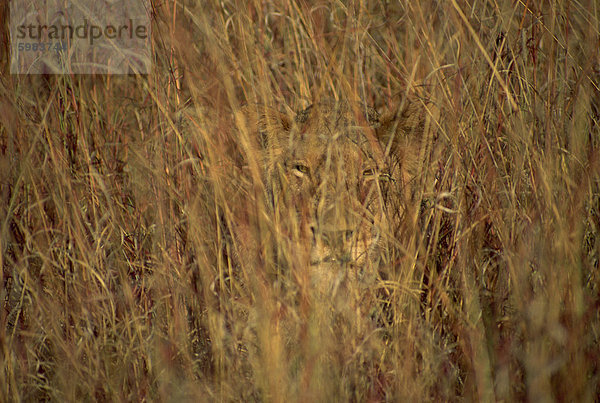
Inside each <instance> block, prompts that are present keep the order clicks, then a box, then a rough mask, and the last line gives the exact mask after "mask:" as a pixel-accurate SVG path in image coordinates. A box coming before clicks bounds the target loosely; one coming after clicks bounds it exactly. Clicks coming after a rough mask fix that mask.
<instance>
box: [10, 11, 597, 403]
mask: <svg viewBox="0 0 600 403" xmlns="http://www.w3.org/2000/svg"><path fill="white" fill-rule="evenodd" d="M150 6H151V10H150V12H151V17H152V23H151V28H152V40H151V46H152V63H153V64H152V72H151V73H150V74H148V75H127V76H119V75H73V74H71V75H69V74H65V75H11V74H10V73H9V57H10V56H9V50H8V49H9V37H8V28H7V27H8V19H9V18H10V16H9V15H8V7H7V5H6V3H4V4H3V5H1V6H0V8H1V10H0V13H1V14H0V15H1V17H2V18H1V20H2V24H3V25H2V32H1V35H0V45H1V49H2V50H1V51H0V55H1V56H2V57H1V58H0V60H1V65H0V68H2V75H1V76H0V79H1V80H0V199H1V203H0V266H1V268H2V271H1V273H2V274H1V277H0V279H1V288H0V297H1V298H0V301H1V303H2V309H1V310H0V354H1V357H2V360H1V364H0V400H2V401H45V400H52V401H172V402H180V401H274V402H286V401H290V402H291V401H294V402H295V401H298V402H312V401H323V402H326V401H359V402H366V401H409V402H419V401H486V402H487V401H505V402H509V401H530V402H550V401H567V402H575V401H581V402H594V401H598V399H599V396H600V346H599V343H600V269H599V259H600V233H599V229H600V137H599V136H600V88H599V86H600V52H599V49H600V4H599V3H598V2H596V1H593V0H582V1H531V0H522V1H507V0H495V1H492V0H472V1H460V0H450V1H433V0H424V1H420V2H413V1H404V0H398V1H383V0H377V1H366V0H353V1H347V2H345V1H344V2H342V1H332V2H327V1H316V0H315V1H312V0H310V1H309V0H275V1H272V2H266V1H258V0H249V1H238V0H224V1H212V0H207V1H191V0H185V1H173V0H152V1H151V4H150ZM324 98H328V99H334V100H360V101H361V102H363V103H364V104H366V105H370V106H372V107H374V108H376V109H377V110H378V111H381V113H385V112H386V111H388V112H390V111H391V112H394V111H396V112H397V111H407V110H408V111H409V113H410V114H414V116H416V117H415V119H419V121H420V122H421V123H419V124H418V125H417V126H418V127H419V128H420V130H419V131H418V132H415V133H407V135H409V136H411V137H410V138H409V139H408V140H407V141H409V142H412V143H413V144H414V155H413V157H414V159H415V161H416V165H415V169H414V170H413V171H412V176H411V184H410V189H411V190H410V194H409V196H408V197H404V198H400V196H398V198H397V200H396V202H397V203H395V204H393V206H398V205H401V208H402V211H404V213H403V214H394V211H391V210H393V208H391V207H390V209H389V210H390V212H389V213H390V215H391V216H393V217H395V218H394V220H395V221H393V224H392V225H390V229H389V231H388V232H387V233H386V237H387V245H388V246H387V248H388V249H387V251H386V253H387V255H386V256H388V257H389V258H388V259H386V260H385V261H384V262H383V263H382V264H380V265H379V266H378V267H377V270H376V272H375V273H374V277H373V278H372V279H371V280H370V281H365V282H364V283H362V284H360V283H359V284H358V285H356V284H355V286H353V287H349V288H347V289H345V292H347V293H348V294H352V298H353V299H352V301H354V302H353V303H350V302H348V304H347V306H340V303H337V302H335V301H331V300H330V299H329V298H328V297H327V294H319V293H316V292H313V291H314V290H313V288H314V285H313V284H312V283H311V281H310V279H307V275H306V270H304V269H303V266H302V264H301V262H302V259H301V258H300V257H298V256H300V255H301V254H302V253H303V250H304V251H305V250H306V249H307V248H310V245H306V244H305V243H302V239H300V237H299V236H298V234H295V233H294V232H293V231H292V232H285V231H283V229H282V228H288V227H285V225H283V224H282V222H285V221H286V220H288V221H289V220H292V219H293V214H290V212H289V211H283V210H284V209H283V208H282V207H281V205H279V204H273V203H271V202H270V201H269V197H268V194H267V193H268V192H267V190H266V189H267V188H266V185H265V181H264V178H263V177H261V175H260V172H259V171H258V168H257V167H258V166H259V165H260V164H259V163H257V161H260V158H261V156H260V155H256V151H255V149H254V148H252V147H251V146H249V144H251V143H252V141H253V139H252V138H251V137H252V135H253V133H254V132H253V131H252V128H251V127H249V121H248V120H247V119H245V118H244V115H243V114H242V113H241V112H240V111H241V110H243V107H244V105H268V106H269V107H270V108H274V109H276V110H278V111H279V112H281V113H282V114H286V115H289V116H293V115H294V113H296V112H297V111H300V110H302V109H303V108H306V107H307V106H308V105H310V104H311V103H313V102H316V101H318V100H320V99H324ZM409 105H410V107H408V106H409ZM410 117H411V116H409V117H408V118H410ZM394 189H395V188H394ZM398 192H400V191H399V190H398ZM399 194H400V193H398V195H399ZM392 197H394V196H393V193H392ZM249 245H251V246H249ZM244 251H245V252H244ZM250 255H252V256H255V258H253V259H248V258H247V256H250ZM349 300H350V299H348V300H345V301H349Z"/></svg>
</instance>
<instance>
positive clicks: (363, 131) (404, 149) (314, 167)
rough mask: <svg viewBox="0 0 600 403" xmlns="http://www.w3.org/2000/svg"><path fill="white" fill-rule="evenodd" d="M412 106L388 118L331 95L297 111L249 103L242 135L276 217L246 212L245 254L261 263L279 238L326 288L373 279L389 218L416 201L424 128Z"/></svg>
mask: <svg viewBox="0 0 600 403" xmlns="http://www.w3.org/2000/svg"><path fill="white" fill-rule="evenodd" d="M415 110H416V109H415V108H414V107H413V106H405V107H403V108H402V109H400V110H398V111H393V112H392V113H389V114H387V115H384V116H383V117H381V116H380V115H379V114H378V113H377V112H376V111H375V110H373V109H371V108H368V107H366V106H364V105H363V104H361V103H348V102H343V103H339V102H337V103H336V102H330V101H325V102H318V103H315V104H313V105H312V106H310V107H309V108H307V109H305V110H303V111H301V112H299V113H298V114H297V115H296V116H295V117H294V118H290V117H288V116H286V115H284V114H282V113H280V112H278V111H276V110H274V109H272V108H267V107H264V106H262V105H255V106H249V107H246V108H245V110H244V113H243V116H244V118H243V119H242V120H243V122H245V123H244V124H245V126H246V127H245V128H244V130H245V133H243V134H242V135H241V136H242V137H243V138H244V139H246V138H247V141H248V146H247V147H246V149H247V153H248V154H249V155H248V167H249V170H250V171H251V172H252V174H251V176H252V177H253V178H255V180H256V178H257V177H260V183H261V186H260V188H261V191H262V192H263V194H264V203H265V206H267V207H266V209H265V210H266V211H268V215H269V216H270V217H269V220H268V222H269V223H270V224H268V225H265V224H262V226H263V228H262V230H259V229H258V227H260V226H261V224H260V223H261V222H263V221H261V219H260V217H257V216H254V218H250V219H245V220H244V219H240V220H239V221H240V223H243V224H240V225H238V228H237V230H236V232H237V233H238V235H237V236H238V240H239V244H240V250H241V255H242V256H241V260H242V261H243V262H245V263H246V264H260V260H261V259H260V258H259V257H260V256H261V253H262V254H264V250H265V248H266V247H268V245H266V244H268V243H269V242H271V241H275V242H279V245H282V244H283V245H287V249H286V248H281V247H280V248H279V254H280V255H283V257H282V258H281V259H280V260H283V261H285V262H288V266H289V267H290V268H291V269H294V268H295V269H296V270H299V271H302V270H306V272H307V273H308V277H309V279H310V282H311V284H313V285H315V287H316V289H318V290H320V291H321V292H324V293H336V292H337V291H339V289H340V286H344V284H347V283H348V282H356V281H366V279H367V278H372V274H373V273H374V272H375V270H376V267H377V265H378V264H380V262H381V260H382V259H384V258H385V256H384V255H385V252H386V248H387V246H386V245H387V243H386V239H389V238H390V236H392V234H393V231H392V229H391V226H390V220H392V221H397V220H401V219H403V217H404V215H405V214H404V213H405V212H404V208H405V205H406V203H407V202H408V200H409V199H410V194H411V190H410V184H411V181H412V178H413V177H414V175H415V172H414V169H415V165H416V160H417V159H418V155H419V149H420V144H421V139H420V136H421V134H422V131H423V128H422V123H421V122H422V121H423V120H422V116H417V114H416V113H414V111H415ZM257 156H258V157H257ZM256 190H257V189H256V186H255V187H254V191H255V192H256ZM250 199H251V198H248V200H250ZM254 200H257V199H256V198H254ZM265 227H266V228H265ZM268 233H270V234H271V235H269V236H267V235H265V234H268ZM259 238H260V239H259ZM263 257H264V256H263Z"/></svg>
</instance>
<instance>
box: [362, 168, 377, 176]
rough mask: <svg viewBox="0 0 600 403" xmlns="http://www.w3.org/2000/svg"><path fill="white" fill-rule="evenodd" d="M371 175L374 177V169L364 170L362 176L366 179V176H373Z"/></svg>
mask: <svg viewBox="0 0 600 403" xmlns="http://www.w3.org/2000/svg"><path fill="white" fill-rule="evenodd" d="M373 175H375V170H374V169H365V170H364V171H363V176H366V177H368V176H373Z"/></svg>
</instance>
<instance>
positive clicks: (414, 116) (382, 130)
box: [375, 99, 427, 185]
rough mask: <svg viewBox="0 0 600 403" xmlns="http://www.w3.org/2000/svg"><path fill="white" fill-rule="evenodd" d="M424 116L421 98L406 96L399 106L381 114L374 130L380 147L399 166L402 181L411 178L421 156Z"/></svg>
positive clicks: (423, 145) (423, 138)
mask: <svg viewBox="0 0 600 403" xmlns="http://www.w3.org/2000/svg"><path fill="white" fill-rule="evenodd" d="M426 116H427V115H426V107H425V105H424V103H423V102H422V101H420V100H414V101H409V100H408V99H405V100H404V102H403V104H402V105H401V106H400V107H399V108H397V109H396V110H394V111H391V112H389V113H384V114H383V116H382V117H381V118H380V119H379V127H377V128H376V130H375V133H376V136H377V139H378V140H379V143H380V145H381V147H382V148H383V149H384V150H385V152H386V154H387V155H389V156H390V158H391V160H392V161H394V163H393V165H394V166H398V167H399V168H400V175H401V177H402V182H403V183H404V185H407V184H409V183H412V182H413V179H414V178H415V177H416V176H417V175H418V172H419V166H420V165H421V164H420V162H421V159H422V158H423V157H424V154H423V153H424V151H425V147H426V143H427V141H426V140H425V131H426V130H425V127H426V122H427V119H426Z"/></svg>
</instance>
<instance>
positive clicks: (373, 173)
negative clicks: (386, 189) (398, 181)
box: [363, 168, 394, 182]
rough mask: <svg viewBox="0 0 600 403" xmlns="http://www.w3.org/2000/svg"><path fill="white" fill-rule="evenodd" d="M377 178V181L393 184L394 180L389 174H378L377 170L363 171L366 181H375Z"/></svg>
mask: <svg viewBox="0 0 600 403" xmlns="http://www.w3.org/2000/svg"><path fill="white" fill-rule="evenodd" d="M376 176H377V179H378V180H379V181H381V182H392V181H393V180H394V179H392V176H391V175H390V174H388V173H385V172H383V173H377V171H376V170H375V169H371V168H370V169H365V170H364V171H363V177H364V178H365V179H373V178H375V177H376Z"/></svg>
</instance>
